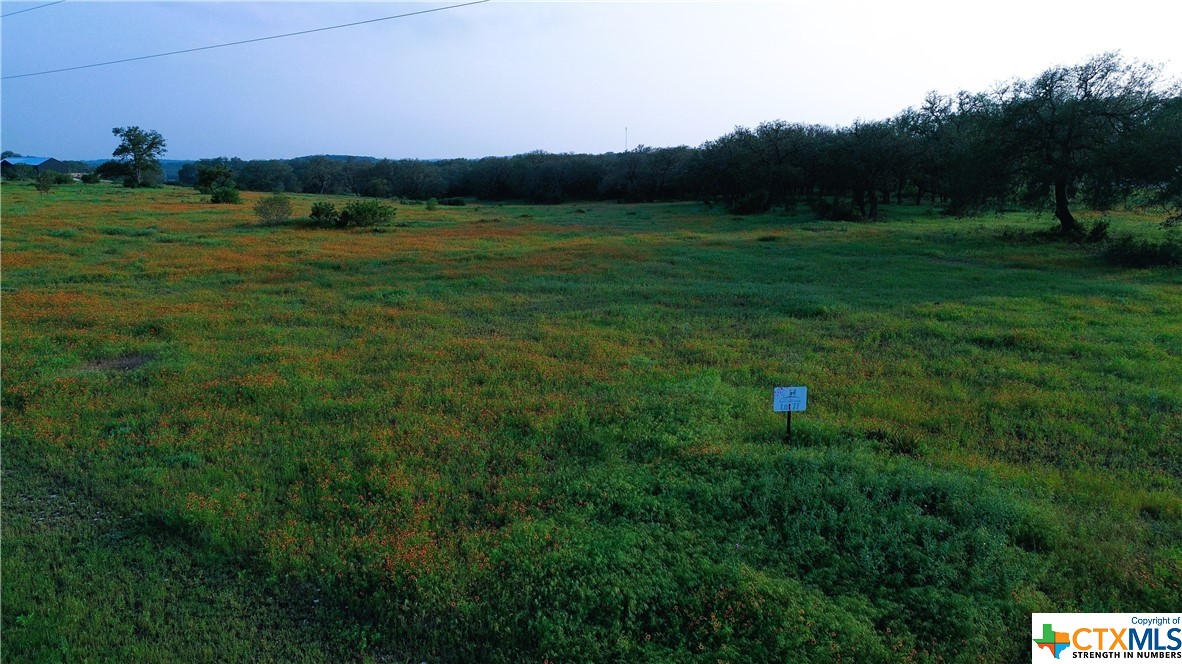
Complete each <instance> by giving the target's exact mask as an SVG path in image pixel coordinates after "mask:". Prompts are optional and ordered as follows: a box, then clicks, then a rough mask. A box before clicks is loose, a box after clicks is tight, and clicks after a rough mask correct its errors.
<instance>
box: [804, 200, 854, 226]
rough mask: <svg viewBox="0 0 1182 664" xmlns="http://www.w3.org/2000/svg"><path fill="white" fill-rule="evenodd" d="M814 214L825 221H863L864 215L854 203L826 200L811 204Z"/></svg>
mask: <svg viewBox="0 0 1182 664" xmlns="http://www.w3.org/2000/svg"><path fill="white" fill-rule="evenodd" d="M809 207H811V208H812V210H813V214H815V215H817V219H821V220H823V221H861V220H862V215H861V214H860V213H859V212H858V210H857V208H855V207H854V206H853V204H852V203H847V202H844V201H842V202H838V201H836V200H834V201H827V200H825V199H824V198H818V199H817V200H815V201H813V202H811V203H809Z"/></svg>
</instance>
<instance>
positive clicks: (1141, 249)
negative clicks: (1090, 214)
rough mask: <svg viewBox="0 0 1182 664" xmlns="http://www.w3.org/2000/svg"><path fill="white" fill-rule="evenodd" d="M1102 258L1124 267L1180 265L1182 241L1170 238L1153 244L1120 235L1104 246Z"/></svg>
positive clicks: (1149, 241) (1181, 263) (1148, 241)
mask: <svg viewBox="0 0 1182 664" xmlns="http://www.w3.org/2000/svg"><path fill="white" fill-rule="evenodd" d="M1104 258H1106V259H1108V261H1109V262H1110V263H1115V264H1116V265H1123V266H1125V267H1157V266H1164V265H1182V239H1180V238H1176V237H1170V238H1166V239H1165V240H1162V241H1161V242H1154V241H1152V240H1138V239H1137V238H1134V237H1133V236H1131V235H1121V236H1119V237H1116V238H1113V239H1112V240H1109V242H1108V243H1107V244H1106V245H1105V246H1104Z"/></svg>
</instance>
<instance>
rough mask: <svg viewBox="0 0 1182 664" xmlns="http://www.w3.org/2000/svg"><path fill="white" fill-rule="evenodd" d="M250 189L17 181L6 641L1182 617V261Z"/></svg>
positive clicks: (903, 645) (944, 228) (69, 645)
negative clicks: (388, 216)
mask: <svg viewBox="0 0 1182 664" xmlns="http://www.w3.org/2000/svg"><path fill="white" fill-rule="evenodd" d="M245 197H246V198H245V203H246V204H245V205H241V206H215V205H209V204H206V203H204V202H203V200H204V197H202V196H201V195H199V194H197V193H195V192H193V191H191V190H183V189H175V188H163V189H155V190H145V191H134V190H126V189H122V188H118V187H110V186H105V185H94V186H82V185H76V186H70V187H60V188H58V189H56V190H55V191H54V192H53V193H52V194H50V195H48V196H39V195H38V194H37V193H36V192H35V191H34V190H33V189H32V188H30V187H21V186H7V185H6V186H5V187H4V190H3V207H2V213H3V229H2V238H3V299H2V305H3V312H2V313H3V461H4V464H3V625H2V627H3V635H4V643H3V647H4V656H5V660H6V661H13V662H17V661H39V662H40V661H46V662H49V661H87V660H104V661H120V662H158V661H169V660H178V661H211V660H215V659H216V660H219V661H279V662H286V661H340V660H365V661H394V662H398V661H413V662H419V661H424V660H425V661H432V662H434V661H478V660H490V661H513V662H516V661H538V662H541V661H551V662H563V661H603V660H613V661H614V660H623V661H711V662H713V661H734V662H743V661H801V662H807V661H815V662H830V661H859V662H861V661H916V662H937V661H985V662H1010V661H1017V660H1019V659H1022V658H1023V657H1024V656H1025V655H1024V653H1025V652H1026V651H1027V650H1028V649H1029V647H1030V646H1029V643H1030V638H1031V635H1030V634H1029V614H1030V612H1032V611H1062V612H1067V611H1161V610H1177V609H1178V607H1179V606H1182V544H1180V542H1182V497H1180V496H1182V288H1179V286H1182V274H1180V271H1179V270H1177V269H1168V268H1157V269H1138V270H1132V269H1119V268H1114V267H1111V266H1108V265H1106V264H1105V263H1104V262H1102V261H1101V260H1099V259H1098V257H1097V256H1096V255H1094V253H1093V252H1091V251H1090V250H1088V249H1087V248H1085V247H1081V246H1078V245H1070V244H1065V243H1047V242H1041V241H1038V240H1036V239H1033V238H1032V237H1031V236H1029V235H1027V232H1028V231H1032V230H1040V229H1042V228H1044V227H1048V226H1050V225H1052V224H1051V221H1052V220H1051V219H1049V218H1044V219H1034V218H1031V217H1030V216H1029V215H1026V214H1021V215H1019V214H1014V215H1008V216H1003V217H990V218H984V219H974V220H955V219H948V218H943V217H940V216H939V215H937V214H935V213H933V212H932V211H930V210H928V209H925V208H919V207H896V206H888V207H887V208H885V212H886V214H887V215H888V220H887V221H886V222H884V223H877V224H872V225H871V224H845V223H834V222H817V221H814V220H812V219H811V218H809V217H808V216H804V215H799V216H790V215H785V214H778V213H775V214H768V215H764V216H754V217H743V218H737V217H731V216H729V215H726V214H724V213H723V212H721V211H719V210H717V209H715V210H709V209H706V208H704V207H703V206H701V205H696V204H668V205H612V204H584V205H579V206H576V205H563V206H553V207H526V206H512V205H505V206H494V205H469V206H467V207H464V208H446V209H445V208H440V209H438V210H434V211H428V210H426V209H424V207H423V206H409V205H400V206H398V213H397V217H396V218H395V220H394V222H393V224H392V225H389V226H387V227H384V228H378V229H365V230H338V229H320V228H313V227H310V226H308V225H307V224H304V223H293V224H288V225H284V226H260V225H257V224H256V223H254V219H253V215H252V214H251V212H250V208H249V203H251V202H252V201H253V200H255V195H253V194H246V195H245ZM295 200H296V208H297V210H298V211H299V214H307V210H308V209H309V208H310V207H311V203H312V201H314V200H321V198H320V197H310V196H309V197H301V196H297V197H295ZM345 201H346V199H340V200H338V201H337V202H338V203H341V202H345ZM1091 218H1094V217H1091ZM1111 221H1112V227H1113V230H1114V231H1116V232H1134V233H1137V234H1140V235H1146V236H1153V235H1157V234H1160V233H1163V231H1160V230H1158V229H1157V227H1156V225H1155V223H1156V222H1155V221H1154V220H1153V219H1152V218H1150V217H1143V216H1139V215H1137V214H1133V213H1128V214H1123V215H1121V216H1118V217H1116V218H1113V219H1112V220H1111ZM776 385H807V386H808V387H809V391H810V392H809V396H810V401H809V408H808V411H807V412H806V413H803V414H801V415H800V416H798V417H796V418H794V433H795V437H794V440H793V441H792V443H791V444H788V443H786V442H785V441H784V440H783V428H784V420H783V418H782V416H780V415H777V414H775V413H772V412H771V390H772V387H774V386H776Z"/></svg>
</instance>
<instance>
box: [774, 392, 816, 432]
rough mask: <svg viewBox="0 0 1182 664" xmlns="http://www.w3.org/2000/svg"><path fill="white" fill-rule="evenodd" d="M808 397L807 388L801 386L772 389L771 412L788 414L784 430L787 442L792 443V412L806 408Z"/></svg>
mask: <svg viewBox="0 0 1182 664" xmlns="http://www.w3.org/2000/svg"><path fill="white" fill-rule="evenodd" d="M808 397H809V388H807V387H803V386H796V387H776V388H773V389H772V411H773V412H777V413H787V414H788V415H787V423H786V425H785V429H784V438H785V440H787V441H788V442H792V411H794V410H795V411H802V410H804V409H805V408H806V407H807V406H808Z"/></svg>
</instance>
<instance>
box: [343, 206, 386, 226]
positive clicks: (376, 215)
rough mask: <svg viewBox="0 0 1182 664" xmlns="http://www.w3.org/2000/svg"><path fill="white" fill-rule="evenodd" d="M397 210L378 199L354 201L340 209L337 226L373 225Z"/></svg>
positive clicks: (383, 220)
mask: <svg viewBox="0 0 1182 664" xmlns="http://www.w3.org/2000/svg"><path fill="white" fill-rule="evenodd" d="M396 212H397V211H396V210H395V209H394V208H392V207H390V206H389V205H386V204H384V203H381V202H379V201H374V200H368V201H356V202H353V203H349V204H348V205H346V206H345V209H344V210H341V216H340V217H339V219H338V220H337V226H341V227H344V226H374V225H376V224H379V223H382V222H385V221H389V220H391V219H393V218H394V214H395V213H396Z"/></svg>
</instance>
